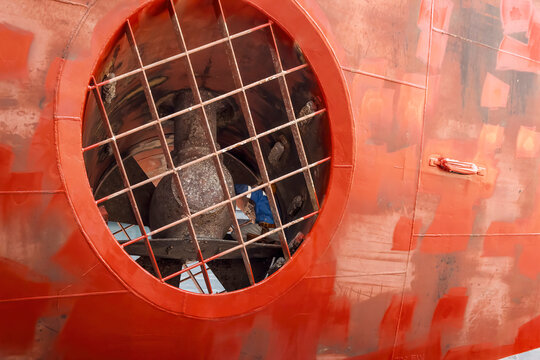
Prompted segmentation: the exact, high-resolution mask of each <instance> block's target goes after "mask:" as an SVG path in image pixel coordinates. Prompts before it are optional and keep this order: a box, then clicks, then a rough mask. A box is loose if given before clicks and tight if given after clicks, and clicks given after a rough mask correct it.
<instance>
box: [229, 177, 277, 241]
mask: <svg viewBox="0 0 540 360" xmlns="http://www.w3.org/2000/svg"><path fill="white" fill-rule="evenodd" d="M234 190H235V192H236V194H242V193H245V192H248V191H251V186H249V185H245V184H237V185H234ZM236 206H237V208H238V209H239V210H241V211H242V212H243V213H244V214H245V215H246V216H247V217H248V218H249V221H248V223H245V224H242V226H241V227H240V230H241V233H242V238H243V239H247V240H251V239H253V238H255V237H257V236H259V235H261V234H264V233H266V232H268V231H271V230H272V229H275V227H276V225H275V223H274V217H273V215H272V209H271V208H270V203H269V202H268V197H267V195H266V192H265V191H264V190H262V189H260V190H256V191H253V192H251V193H249V194H247V195H246V196H244V197H241V198H240V199H238V200H236ZM261 242H268V243H276V242H279V238H278V233H277V232H276V233H273V234H271V235H269V236H267V237H265V238H263V239H261Z"/></svg>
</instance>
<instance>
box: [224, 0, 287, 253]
mask: <svg viewBox="0 0 540 360" xmlns="http://www.w3.org/2000/svg"><path fill="white" fill-rule="evenodd" d="M217 2H218V6H219V12H218V16H219V22H220V23H221V25H222V28H223V29H222V30H223V33H224V36H225V37H226V38H227V48H228V51H227V55H228V59H229V63H230V66H231V68H232V73H233V74H232V75H233V79H234V82H235V85H236V87H238V88H241V89H242V92H241V93H240V94H239V95H240V108H241V109H242V114H243V115H244V120H245V121H246V126H247V128H248V132H249V136H250V137H256V136H257V131H256V129H255V123H254V121H253V116H252V115H251V110H250V108H249V103H248V99H247V94H246V90H245V88H244V84H243V81H242V75H241V73H240V68H239V67H238V61H237V59H236V54H235V52H234V47H233V44H232V39H231V36H230V33H229V28H228V26H227V22H226V20H225V13H224V11H223V5H222V4H221V0H218V1H217ZM253 144H254V145H253V147H254V149H253V150H254V152H255V158H256V160H257V165H258V167H259V172H260V174H261V176H262V178H263V181H264V182H265V183H266V184H267V186H266V194H267V197H268V202H269V204H270V208H271V210H272V215H273V217H274V222H275V223H276V224H275V225H276V227H278V228H281V231H280V232H279V240H280V242H281V247H282V249H283V255H284V257H285V259H286V260H289V259H290V257H291V253H290V250H289V245H288V244H287V237H286V236H285V232H284V231H283V228H282V222H281V217H280V215H279V210H278V207H277V203H276V199H275V196H274V191H273V190H272V186H270V184H269V183H270V177H269V175H268V171H267V169H266V164H265V162H264V156H263V153H262V149H261V144H260V142H259V139H258V138H255V140H254V141H253Z"/></svg>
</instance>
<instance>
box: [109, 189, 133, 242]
mask: <svg viewBox="0 0 540 360" xmlns="http://www.w3.org/2000/svg"><path fill="white" fill-rule="evenodd" d="M131 188H132V189H133V187H131ZM116 223H117V224H118V226H120V230H118V231H115V232H113V233H112V234H113V235H116V234H119V233H121V232H123V233H124V235H126V237H127V238H128V240H129V239H131V237H130V236H129V235H128V233H127V232H126V230H129V229H131V228H132V227H133V226H135V224H129V225H128V226H126V227H124V226H123V225H122V223H120V222H118V221H117V222H116Z"/></svg>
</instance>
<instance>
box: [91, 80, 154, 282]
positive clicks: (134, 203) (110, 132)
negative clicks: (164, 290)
mask: <svg viewBox="0 0 540 360" xmlns="http://www.w3.org/2000/svg"><path fill="white" fill-rule="evenodd" d="M90 81H91V83H92V84H93V85H95V84H96V79H95V78H94V77H93V76H92V79H91V80H90ZM92 92H93V93H94V97H95V98H96V102H97V105H98V108H99V111H100V114H101V120H102V121H103V125H104V126H105V129H106V130H107V134H108V136H109V137H110V138H111V139H113V141H112V143H111V147H112V149H113V153H114V158H115V159H116V164H117V166H118V169H119V170H120V176H121V178H122V182H123V183H124V187H125V188H127V189H128V193H127V195H128V198H129V202H130V203H131V208H132V210H133V213H134V215H135V220H136V221H137V225H138V226H139V230H140V231H141V234H142V235H143V236H144V242H145V244H146V248H147V250H148V254H149V256H150V260H151V262H152V267H153V268H154V271H155V272H156V274H157V276H158V278H159V279H160V280H161V281H163V278H162V276H161V272H160V271H159V267H158V265H157V262H156V257H155V256H154V251H153V250H152V246H151V245H150V241H149V240H148V235H147V234H146V230H145V229H144V223H143V221H142V217H141V213H140V212H139V207H138V206H137V201H136V200H135V195H134V194H133V190H132V189H131V185H130V183H129V178H128V176H127V173H126V168H125V167H124V162H123V161H122V156H121V155H120V149H118V144H117V143H116V140H115V138H114V133H113V130H112V127H111V123H110V121H109V116H108V115H107V111H106V110H105V105H104V104H103V99H102V98H101V94H100V93H99V88H95V89H94V90H92Z"/></svg>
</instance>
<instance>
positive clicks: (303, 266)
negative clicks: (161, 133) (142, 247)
mask: <svg viewBox="0 0 540 360" xmlns="http://www.w3.org/2000/svg"><path fill="white" fill-rule="evenodd" d="M149 2H150V1H139V0H137V1H135V0H133V1H131V0H119V1H101V0H96V1H84V0H72V1H67V0H66V1H60V0H47V1H33V0H18V1H9V0H2V1H1V2H0V3H1V4H2V10H1V11H0V37H1V38H2V41H1V42H0V94H1V98H0V219H1V220H0V221H1V228H0V272H1V274H2V286H1V287H0V288H1V290H0V313H1V314H2V315H3V319H4V321H3V322H2V323H1V324H0V356H1V357H4V358H8V357H23V358H24V357H27V358H47V357H49V358H150V357H152V358H265V359H276V358H278V359H279V358H297V359H312V358H320V359H343V358H349V357H352V358H358V359H396V360H397V359H408V360H409V359H411V360H412V359H439V358H444V359H467V358H469V359H497V358H501V357H505V356H510V355H512V354H516V353H520V352H524V351H528V350H531V349H534V348H537V347H540V336H539V334H540V317H539V316H540V309H539V302H538V290H539V286H540V284H539V277H538V274H539V272H540V267H539V262H538V261H537V259H538V257H539V256H540V246H539V245H538V244H540V242H539V240H540V214H539V207H538V204H539V200H540V198H539V194H540V187H539V184H538V181H539V178H540V177H539V176H538V172H539V170H540V168H539V159H540V157H539V151H540V145H539V144H540V140H539V139H540V136H539V133H538V128H539V127H540V124H538V116H537V115H538V106H539V105H538V104H539V103H540V102H539V101H538V96H539V94H538V89H539V84H538V75H537V71H538V61H539V57H538V40H539V36H540V35H539V32H538V28H539V25H538V24H539V22H538V15H537V14H538V11H539V10H540V2H539V1H537V0H531V1H518V0H514V1H511V0H490V1H487V0H486V1H482V0H478V1H456V0H398V1H395V0H379V1H377V2H367V1H365V2H362V1H344V0H318V1H316V0H296V1H292V0H290V1H274V0H273V1H270V0H250V1H249V2H250V3H252V4H254V5H255V6H257V7H259V8H261V9H262V10H263V11H264V12H267V13H268V14H269V15H270V17H271V18H273V19H275V21H276V22H277V23H278V24H279V25H281V26H283V27H284V28H286V29H287V31H288V32H290V34H291V35H292V36H293V37H294V38H295V39H297V41H298V44H299V46H300V48H302V50H303V53H304V56H305V57H306V59H307V60H309V62H310V63H311V64H312V65H313V69H314V71H315V72H316V74H317V76H318V78H319V80H320V83H321V86H322V88H323V91H324V95H325V101H326V103H327V104H328V116H329V119H330V124H331V129H330V130H331V131H330V132H331V137H332V149H333V154H332V156H333V158H332V163H331V165H330V166H331V169H332V170H331V179H330V180H331V181H330V185H329V188H328V192H327V197H326V199H325V205H324V207H323V211H322V212H321V215H320V216H319V218H318V219H317V222H316V224H315V226H314V228H313V230H312V232H311V233H310V234H307V235H306V237H307V238H306V240H305V241H304V244H303V245H302V247H300V248H299V250H298V251H297V253H295V255H294V257H293V260H292V261H290V262H289V263H287V264H286V265H285V266H284V267H283V268H282V269H280V271H279V272H277V273H276V274H274V275H273V276H270V277H269V278H268V279H266V280H264V281H262V282H261V283H260V284H258V285H257V286H254V287H252V288H250V289H247V290H245V291H240V292H237V293H231V294H223V295H221V294H220V295H217V296H200V295H194V294H187V293H185V292H181V291H178V290H177V289H173V288H172V287H169V286H167V285H164V284H162V283H159V282H158V281H157V280H156V279H155V278H154V277H152V276H150V275H149V274H147V273H145V272H144V271H142V270H141V269H140V268H139V267H138V266H137V265H136V264H135V263H134V262H133V261H131V259H129V258H128V257H127V256H126V255H125V253H124V252H123V250H122V249H120V248H119V247H118V246H117V245H116V244H114V239H113V238H112V237H111V235H110V233H109V231H108V229H107V227H106V225H105V224H104V222H103V219H102V217H101V215H100V213H99V210H98V208H97V207H96V206H95V203H94V199H93V197H92V193H91V189H90V186H89V184H88V183H87V180H86V177H85V175H84V172H85V170H84V162H83V159H82V156H80V149H81V145H82V141H81V117H82V109H83V108H84V99H85V94H86V91H87V88H86V85H87V84H88V78H89V75H90V74H91V72H92V69H93V66H94V64H95V61H96V59H97V58H98V57H99V56H100V53H101V52H102V50H103V48H104V47H105V46H106V43H107V41H108V40H109V39H110V37H111V35H112V34H113V33H114V32H115V31H117V30H118V29H119V27H120V26H122V24H123V22H124V21H125V20H126V18H128V17H129V16H130V15H131V14H133V13H134V12H135V10H136V9H137V8H138V7H139V6H142V5H144V4H147V3H149ZM182 3H183V4H185V6H196V4H195V3H196V2H195V1H187V0H186V1H182ZM232 6H233V7H234V4H233V5H232ZM201 15H204V14H201ZM201 19H204V17H201ZM191 20H192V21H191V22H190V26H195V25H194V24H196V23H197V22H196V21H195V20H196V19H195V20H193V19H191ZM201 22H202V23H203V24H204V21H202V20H201ZM315 25H316V26H315ZM216 31H218V30H216ZM140 35H141V37H142V38H141V39H140V41H141V42H146V40H149V39H144V34H140ZM205 36H206V35H203V34H201V35H200V37H201V38H199V39H195V40H194V43H195V44H197V43H204V42H206V41H208V40H209V39H205V38H204V37H205ZM197 40H202V41H197ZM211 40H214V39H211ZM148 43H150V41H148ZM194 46H196V45H194ZM334 56H335V58H334ZM125 66H129V64H125ZM129 70H131V69H129ZM129 70H128V71H129ZM114 72H115V73H117V70H116V69H115V71H114ZM301 106H303V105H301ZM351 111H352V113H353V115H354V121H352V119H351V116H350V112H351ZM300 131H302V128H300ZM434 154H438V155H440V156H442V157H443V158H448V159H458V160H459V161H461V162H465V163H472V164H477V165H478V166H481V167H485V169H486V172H485V175H484V176H478V175H460V174H455V173H449V172H446V171H442V170H441V169H440V168H438V167H433V166H430V164H429V163H430V160H429V159H430V157H431V156H432V155H434ZM306 199H307V197H306ZM90 204H92V206H90ZM111 339H114V341H111Z"/></svg>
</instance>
